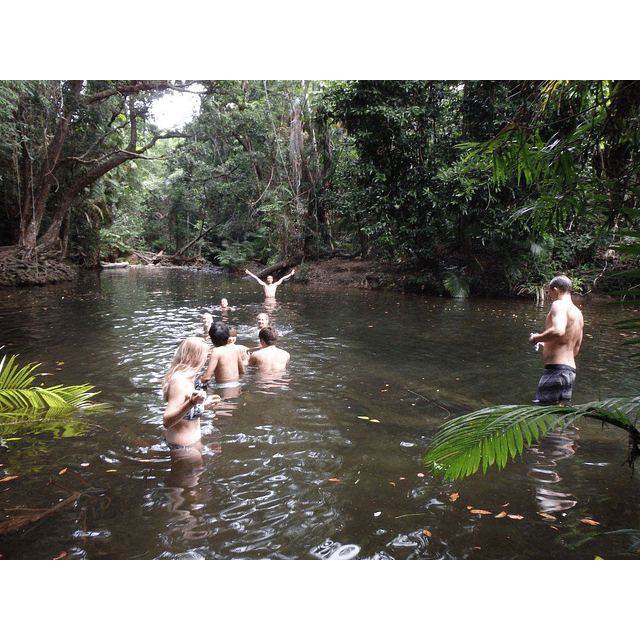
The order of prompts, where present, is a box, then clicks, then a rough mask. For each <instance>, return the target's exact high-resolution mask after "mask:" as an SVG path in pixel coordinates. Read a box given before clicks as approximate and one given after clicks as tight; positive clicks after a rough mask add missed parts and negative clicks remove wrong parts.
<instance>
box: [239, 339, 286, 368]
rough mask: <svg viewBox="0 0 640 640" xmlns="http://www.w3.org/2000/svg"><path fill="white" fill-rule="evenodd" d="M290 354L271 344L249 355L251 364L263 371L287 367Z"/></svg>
mask: <svg viewBox="0 0 640 640" xmlns="http://www.w3.org/2000/svg"><path fill="white" fill-rule="evenodd" d="M289 359H290V356H289V354H288V353H287V352H286V351H285V350H284V349H280V348H278V347H276V346H275V345H271V346H269V347H263V348H262V349H258V350H257V351H254V352H253V353H252V354H251V355H250V356H249V365H250V366H254V367H257V368H258V371H260V372H261V373H266V372H272V371H282V370H283V369H286V367H287V364H288V363H289Z"/></svg>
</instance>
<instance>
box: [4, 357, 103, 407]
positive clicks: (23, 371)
mask: <svg viewBox="0 0 640 640" xmlns="http://www.w3.org/2000/svg"><path fill="white" fill-rule="evenodd" d="M15 359H16V356H11V357H10V358H7V356H4V357H3V358H2V361H0V414H2V415H6V414H10V415H13V414H16V413H24V412H25V411H32V412H34V411H35V412H39V411H42V410H45V411H46V412H47V414H48V415H49V416H51V415H53V413H56V414H61V413H64V412H69V411H77V410H79V409H82V410H91V411H93V410H102V409H106V408H107V405H106V404H103V403H93V402H90V399H91V398H93V397H94V396H96V395H97V394H98V392H96V391H92V389H93V387H92V386H91V385H88V384H83V385H72V386H63V385H55V386H52V387H34V386H31V385H32V384H33V381H34V380H35V376H34V375H33V373H34V371H35V370H36V369H37V368H38V367H39V366H40V364H37V363H31V364H28V365H26V366H24V367H18V366H17V365H16V363H15ZM40 375H44V374H40Z"/></svg>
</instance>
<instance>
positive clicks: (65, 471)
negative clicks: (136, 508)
mask: <svg viewBox="0 0 640 640" xmlns="http://www.w3.org/2000/svg"><path fill="white" fill-rule="evenodd" d="M63 473H67V467H65V468H64V469H63V470H62V471H58V475H59V476H61V475H62V474H63Z"/></svg>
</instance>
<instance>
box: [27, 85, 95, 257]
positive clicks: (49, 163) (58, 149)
mask: <svg viewBox="0 0 640 640" xmlns="http://www.w3.org/2000/svg"><path fill="white" fill-rule="evenodd" d="M71 88H72V93H73V94H75V95H78V94H79V93H80V89H81V88H82V82H81V81H80V80H74V81H73V82H72V83H71ZM75 110H76V107H75V105H74V104H73V102H71V103H70V104H69V103H65V106H64V108H63V111H62V114H61V116H60V121H59V124H58V131H57V132H56V135H55V137H54V139H53V142H52V143H51V145H49V146H48V148H47V151H46V154H45V158H44V160H43V163H42V167H41V169H40V175H39V177H38V178H37V180H36V181H35V182H34V180H33V178H32V177H31V176H29V179H28V180H27V181H26V182H25V183H24V189H25V196H24V198H23V207H22V211H21V215H20V237H19V245H20V247H22V248H23V249H25V250H26V251H27V253H31V252H32V251H33V250H34V249H35V246H36V242H37V239H38V234H39V233H40V226H41V224H42V218H43V216H44V212H45V209H46V206H47V199H48V198H49V193H50V192H51V186H52V185H53V183H54V181H55V172H56V169H57V166H58V162H59V160H60V154H61V153H62V147H63V146H64V143H65V141H66V139H67V135H68V134H69V128H70V126H71V117H72V115H73V113H74V111H75ZM24 150H25V148H24V147H23V151H24ZM26 152H27V153H28V150H27V151H26ZM27 192H28V193H27ZM32 193H33V194H35V195H34V196H33V200H32V196H31V194H32Z"/></svg>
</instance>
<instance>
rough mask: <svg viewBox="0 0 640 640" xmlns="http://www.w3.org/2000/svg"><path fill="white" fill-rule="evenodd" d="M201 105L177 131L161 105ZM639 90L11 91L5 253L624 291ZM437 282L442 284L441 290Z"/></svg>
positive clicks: (142, 84)
mask: <svg viewBox="0 0 640 640" xmlns="http://www.w3.org/2000/svg"><path fill="white" fill-rule="evenodd" d="M174 89H180V90H190V91H194V90H197V91H199V94H200V98H201V106H200V110H199V113H198V114H197V116H196V117H195V119H194V120H193V122H191V123H189V124H188V125H186V126H185V127H183V128H182V130H181V131H162V130H159V129H158V127H156V126H155V125H154V124H153V123H152V122H151V118H150V111H149V109H150V105H151V104H152V102H153V100H154V99H157V98H159V97H160V96H162V95H163V93H165V92H167V91H169V90H174ZM637 97H638V83H636V82H632V81H628V82H625V81H615V82H614V81H577V82H576V81H572V82H569V81H562V82H560V81H536V82H534V81H480V80H474V81H469V80H460V81H408V80H407V81H402V80H393V81H390V80H389V81H384V80H382V81H358V80H353V81H311V80H304V81H286V80H282V81H248V80H225V81H211V80H201V81H199V82H197V83H196V82H194V81H190V82H183V83H180V84H176V83H170V82H168V81H2V82H0V115H1V116H2V118H0V122H1V125H0V126H1V128H2V133H3V140H5V144H4V145H3V146H2V148H1V149H0V189H2V195H3V198H2V200H1V202H2V204H1V205H0V244H2V245H14V246H17V247H21V249H22V253H21V254H20V256H21V257H22V258H24V257H25V256H26V257H29V258H30V259H31V260H35V261H37V260H38V259H40V258H41V257H42V256H43V255H45V253H46V252H50V251H52V250H54V249H56V250H58V251H60V255H61V256H63V257H67V258H71V259H72V260H73V261H74V262H75V263H77V264H85V265H95V264H96V263H97V262H98V260H99V259H102V260H105V259H107V260H115V259H121V258H124V259H128V258H129V257H134V258H135V254H136V252H140V251H151V252H155V253H157V252H159V251H163V252H164V253H165V254H170V253H177V252H179V251H180V250H181V249H184V248H185V247H188V249H187V254H188V255H189V256H190V257H192V258H194V259H195V258H197V257H202V258H205V259H207V260H210V261H212V262H214V263H216V264H220V265H223V266H227V267H236V266H240V265H242V264H243V263H246V262H249V261H259V262H262V263H271V264H273V263H275V262H278V261H280V260H283V259H291V258H295V259H297V260H298V261H304V260H313V259H316V258H318V257H323V256H327V255H333V254H335V253H339V254H341V255H343V254H348V255H352V256H355V255H361V256H363V257H368V258H373V259H379V260H394V261H400V262H404V263H406V264H407V265H409V266H411V267H412V270H413V271H414V272H418V273H420V272H423V273H424V274H425V278H423V279H422V280H423V281H432V282H439V283H440V285H439V286H438V287H436V288H435V289H433V288H430V289H428V290H427V289H425V290H426V291H427V292H429V293H450V294H452V295H474V294H478V293H483V294H508V295H518V294H520V293H523V292H530V291H535V290H536V289H537V288H539V287H540V286H542V284H544V283H545V282H546V281H548V279H549V277H550V276H552V275H554V274H555V273H556V272H557V271H564V272H568V273H570V275H571V276H572V277H573V279H574V280H575V281H581V282H582V283H583V288H584V289H585V290H589V289H592V288H593V287H595V286H597V287H601V288H607V287H608V288H611V287H612V286H615V281H614V282H612V281H611V280H610V278H609V271H610V269H609V268H608V267H609V262H607V260H605V259H604V255H605V251H606V250H607V249H608V248H609V245H610V243H611V242H612V240H613V234H614V233H615V231H616V230H617V228H618V227H619V226H620V225H626V227H627V228H629V229H630V230H632V231H633V230H634V229H635V226H636V224H637V223H636V220H635V219H634V217H633V215H632V211H633V210H634V209H635V206H636V204H635V200H636V198H637V192H638V186H639V185H638V179H637V176H638V175H639V172H638V171H637V169H638V167H637V162H638V157H639V155H638V144H639V143H638V140H640V136H638V135H637V131H636V130H637V122H638V118H637V115H638V114H637V111H638V104H637V102H638V101H637ZM427 276H428V277H427Z"/></svg>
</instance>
